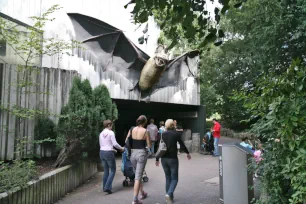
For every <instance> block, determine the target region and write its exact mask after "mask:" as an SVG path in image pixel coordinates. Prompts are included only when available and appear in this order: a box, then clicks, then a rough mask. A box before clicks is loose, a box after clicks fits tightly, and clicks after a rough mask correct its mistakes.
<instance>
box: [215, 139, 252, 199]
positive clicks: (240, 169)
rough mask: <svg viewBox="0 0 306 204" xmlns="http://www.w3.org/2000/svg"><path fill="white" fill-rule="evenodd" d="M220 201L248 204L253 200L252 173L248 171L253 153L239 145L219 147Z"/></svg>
mask: <svg viewBox="0 0 306 204" xmlns="http://www.w3.org/2000/svg"><path fill="white" fill-rule="evenodd" d="M219 152H220V157H219V178H220V200H221V201H223V203H224V204H249V203H251V201H252V199H253V198H254V189H251V188H249V187H250V186H253V175H252V172H249V171H248V166H249V164H250V163H251V161H250V158H251V157H252V156H253V152H252V151H251V150H249V149H247V148H245V147H243V146H241V145H240V144H223V145H222V146H221V145H219Z"/></svg>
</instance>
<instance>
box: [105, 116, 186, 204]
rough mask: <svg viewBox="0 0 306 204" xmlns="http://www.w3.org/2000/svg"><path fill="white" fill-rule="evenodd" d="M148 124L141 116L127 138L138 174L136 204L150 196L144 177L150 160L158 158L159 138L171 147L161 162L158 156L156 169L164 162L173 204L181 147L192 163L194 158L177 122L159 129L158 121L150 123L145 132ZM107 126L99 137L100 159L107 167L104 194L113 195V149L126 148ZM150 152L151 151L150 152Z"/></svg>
mask: <svg viewBox="0 0 306 204" xmlns="http://www.w3.org/2000/svg"><path fill="white" fill-rule="evenodd" d="M146 124H147V118H146V117H145V116H144V115H141V116H139V118H138V119H137V120H136V126H135V127H132V128H131V129H130V130H129V132H128V135H127V138H126V144H127V145H128V146H129V148H130V149H131V156H130V160H131V162H132V165H133V167H134V172H135V182H134V192H133V201H132V203H133V204H141V203H142V201H141V200H144V199H146V198H147V196H148V193H147V192H145V190H144V188H143V185H142V175H143V172H144V170H145V166H146V163H147V159H148V156H149V155H153V154H154V151H155V150H154V145H155V144H154V143H155V142H156V141H158V139H160V138H157V135H160V136H161V137H162V140H163V141H164V143H165V144H166V146H167V150H166V152H165V153H164V154H163V155H162V156H161V158H159V157H158V156H157V157H156V162H155V165H156V166H160V162H161V165H162V167H163V170H164V173H165V178H166V188H165V190H166V195H165V199H166V201H167V203H170V204H171V203H172V202H173V199H174V191H175V188H176V186H177V183H178V176H179V161H178V156H177V152H178V145H177V144H179V146H180V148H181V150H183V151H184V152H185V153H187V159H188V160H190V159H191V156H190V154H189V151H188V149H187V148H186V146H185V144H184V142H183V141H182V139H181V134H180V132H178V131H177V128H176V123H175V121H173V120H172V119H168V120H167V121H166V122H165V124H164V125H165V126H163V123H161V128H159V129H157V127H156V126H155V125H154V120H150V124H149V125H148V126H147V128H145V126H146ZM103 125H104V130H103V131H102V132H101V134H100V136H99V143H100V158H101V161H102V165H103V167H104V175H103V191H104V192H106V193H108V194H111V193H112V182H113V179H114V177H115V172H116V162H115V152H114V151H113V147H115V148H116V149H118V150H120V151H121V152H123V151H124V147H122V146H120V145H119V144H118V143H117V141H116V139H115V134H114V132H113V131H112V122H111V121H110V120H105V121H104V124H103ZM157 133H159V134H157ZM147 148H148V149H149V151H147ZM160 160H161V161H160Z"/></svg>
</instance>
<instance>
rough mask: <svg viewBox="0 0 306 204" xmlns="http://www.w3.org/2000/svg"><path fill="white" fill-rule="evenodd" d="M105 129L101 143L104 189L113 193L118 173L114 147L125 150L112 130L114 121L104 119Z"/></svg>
mask: <svg viewBox="0 0 306 204" xmlns="http://www.w3.org/2000/svg"><path fill="white" fill-rule="evenodd" d="M103 126H104V130H103V131H102V132H101V133H100V136H99V144H100V158H101V161H102V165H103V168H104V175H103V182H102V183H103V191H104V192H106V193H108V194H111V193H112V183H113V180H114V177H115V173H116V160H115V152H114V151H113V147H115V148H117V149H119V150H121V151H122V152H123V151H124V148H123V147H121V146H120V145H119V144H118V143H117V141H116V138H115V134H114V132H113V131H112V127H113V123H112V121H110V120H104V121H103Z"/></svg>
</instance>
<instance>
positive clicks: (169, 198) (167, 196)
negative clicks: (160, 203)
mask: <svg viewBox="0 0 306 204" xmlns="http://www.w3.org/2000/svg"><path fill="white" fill-rule="evenodd" d="M165 198H166V202H167V204H172V203H173V201H172V198H171V197H170V196H169V195H168V194H167V195H166V196H165Z"/></svg>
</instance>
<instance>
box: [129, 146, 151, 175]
mask: <svg viewBox="0 0 306 204" xmlns="http://www.w3.org/2000/svg"><path fill="white" fill-rule="evenodd" d="M147 159H148V153H147V151H146V150H145V149H132V154H131V162H132V165H133V167H134V172H135V180H141V178H142V175H143V171H144V169H145V167H146V164H147Z"/></svg>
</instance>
